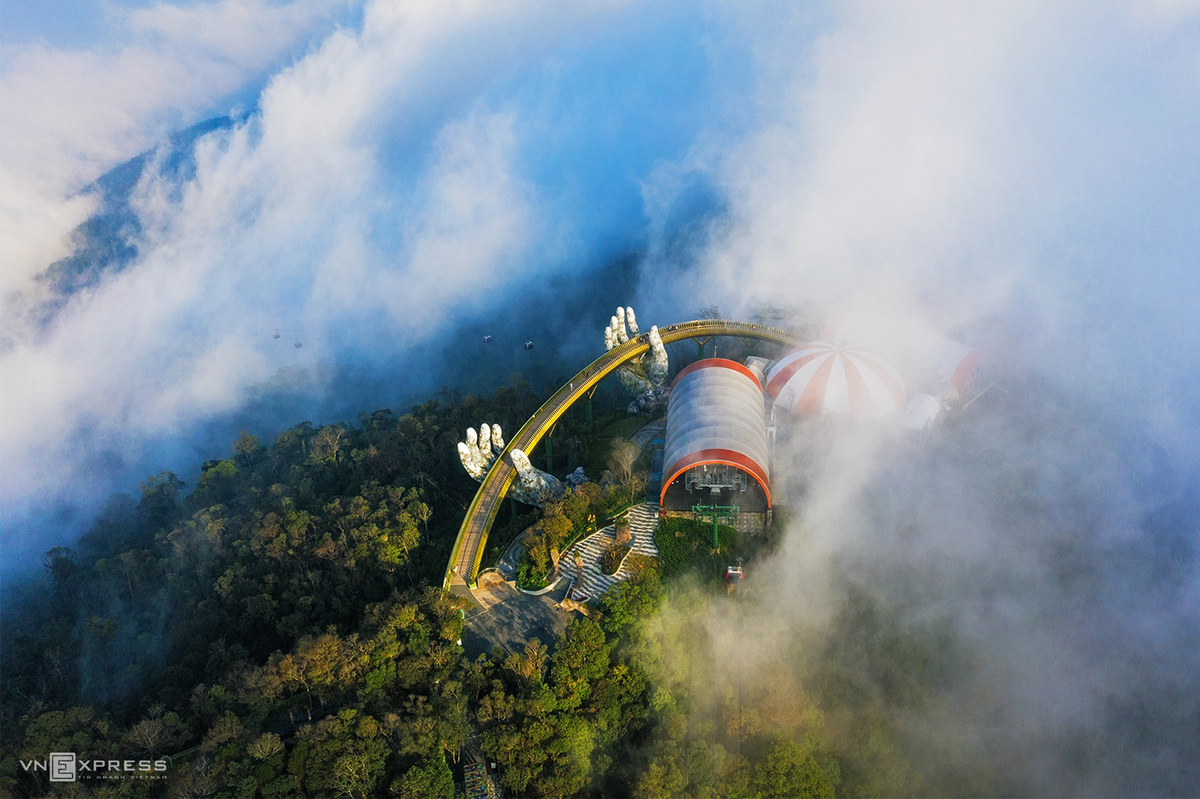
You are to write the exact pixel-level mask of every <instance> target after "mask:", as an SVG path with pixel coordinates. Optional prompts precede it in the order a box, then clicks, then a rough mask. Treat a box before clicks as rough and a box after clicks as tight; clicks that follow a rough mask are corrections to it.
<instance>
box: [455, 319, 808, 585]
mask: <svg viewBox="0 0 1200 799" xmlns="http://www.w3.org/2000/svg"><path fill="white" fill-rule="evenodd" d="M658 333H659V335H660V336H662V340H663V344H671V343H673V342H676V341H683V340H684V339H689V338H705V337H711V336H733V337H737V338H752V339H759V340H761V341H771V342H775V343H777V344H783V345H785V346H797V345H800V344H803V343H804V339H802V338H801V337H800V336H799V335H797V334H796V333H793V332H791V331H790V330H782V329H780V328H777V327H770V326H769V325H756V324H752V323H750V322H732V321H727V320H724V319H708V320H702V321H697V322H681V323H680V324H677V325H668V326H667V327H661V328H659V329H658ZM647 335H648V334H646V333H643V334H641V335H640V336H637V337H636V338H631V339H629V341H627V342H625V343H624V344H622V345H620V346H619V347H614V348H613V349H611V350H609V351H608V352H605V353H604V354H603V355H601V356H600V357H599V358H597V359H596V360H594V361H592V362H591V363H590V364H588V365H587V366H586V367H585V368H584V369H583V371H581V372H580V373H579V374H577V375H575V377H574V378H573V379H571V380H570V381H568V383H567V384H566V385H565V386H563V387H562V388H560V389H559V390H558V391H556V392H554V395H553V396H552V397H550V399H548V400H546V401H545V402H544V403H542V407H540V408H538V410H537V413H535V414H534V415H533V416H531V417H529V421H527V422H526V423H525V424H524V426H523V427H521V429H520V430H518V431H517V434H516V435H515V436H513V437H512V438H510V439H509V440H508V445H507V446H505V448H504V452H503V453H501V455H500V457H498V458H496V462H495V463H494V464H492V468H491V470H490V471H488V473H487V475H485V476H484V478H483V482H482V483H480V485H479V490H478V491H477V492H475V498H474V499H473V500H471V505H470V507H468V508H467V515H466V517H465V518H464V519H463V523H462V527H460V528H459V530H458V538H457V539H456V540H455V542H454V549H453V550H452V551H451V552H450V562H449V563H448V564H447V565H446V577H445V580H444V581H443V583H442V585H443V587H445V588H450V587H451V586H453V585H472V584H473V583H474V582H475V575H476V574H477V573H478V571H479V562H480V561H481V560H482V559H483V548H484V544H485V543H486V542H487V536H488V532H489V531H490V530H491V529H492V523H493V522H494V521H495V520H496V514H497V512H499V510H500V506H501V504H503V502H504V495H505V494H506V493H507V492H508V488H509V486H511V485H512V481H513V478H514V477H516V469H514V468H513V466H512V463H511V462H510V460H509V453H510V452H511V451H512V450H513V449H514V448H515V449H521V450H523V451H524V452H526V453H528V452H530V451H531V450H532V449H533V448H534V447H535V446H536V445H537V443H538V442H539V441H541V440H542V437H543V436H545V435H546V433H547V431H549V430H550V429H551V428H552V427H554V424H555V423H556V422H557V421H558V420H559V418H560V417H561V416H562V415H563V414H564V413H566V411H567V409H568V408H570V407H571V406H572V405H574V404H575V401H576V400H578V399H579V398H580V397H582V396H584V395H586V394H587V393H588V392H589V391H591V389H592V387H593V386H595V385H596V384H597V383H599V382H600V381H601V380H603V379H604V378H605V377H608V375H610V374H612V373H613V372H614V371H616V369H617V367H619V366H621V365H622V364H625V363H628V362H629V361H631V360H633V359H634V358H637V357H640V356H642V355H645V354H646V353H647V352H649V351H650V343H649V341H648V339H647Z"/></svg>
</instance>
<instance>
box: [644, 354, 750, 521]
mask: <svg viewBox="0 0 1200 799" xmlns="http://www.w3.org/2000/svg"><path fill="white" fill-rule="evenodd" d="M769 463H770V449H769V446H768V439H767V423H766V416H765V413H764V400H763V387H762V374H761V370H757V371H756V370H754V369H752V368H748V367H746V366H743V365H742V364H740V363H737V362H736V361H731V360H726V359H724V358H706V359H704V360H701V361H697V362H695V363H693V364H691V365H689V366H687V367H686V368H684V369H683V370H681V371H680V372H679V374H678V376H676V378H675V382H674V383H673V384H672V385H671V394H670V400H669V401H668V404H667V430H666V441H665V444H664V448H663V466H664V468H663V473H662V475H663V481H662V489H661V494H660V497H659V508H660V513H661V514H662V515H663V516H683V517H688V518H698V517H701V516H706V515H707V514H706V513H705V512H704V510H703V509H704V508H709V509H711V508H726V509H728V508H731V507H736V508H737V509H738V511H737V514H736V516H735V517H734V518H733V519H731V520H730V521H729V523H730V524H731V526H734V527H736V528H737V529H738V530H739V531H741V532H759V531H761V530H762V529H763V528H764V527H765V526H766V524H767V523H768V522H769V519H770V516H769V514H770V512H771V477H770V470H769ZM697 508H700V509H701V510H699V511H698V510H697ZM708 518H711V516H709V517H708Z"/></svg>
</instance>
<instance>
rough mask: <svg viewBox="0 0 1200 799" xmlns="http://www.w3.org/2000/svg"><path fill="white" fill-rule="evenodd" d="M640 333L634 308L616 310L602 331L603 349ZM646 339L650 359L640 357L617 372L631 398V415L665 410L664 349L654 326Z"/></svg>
mask: <svg viewBox="0 0 1200 799" xmlns="http://www.w3.org/2000/svg"><path fill="white" fill-rule="evenodd" d="M639 334H640V330H639V329H638V323H637V317H636V316H635V315H634V313H633V308H617V313H616V315H615V316H613V317H612V319H611V320H610V321H609V324H608V327H606V328H604V348H605V349H606V350H611V349H614V348H616V347H619V346H621V345H622V344H624V343H625V342H627V341H629V339H631V338H636V337H637V336H638V335H639ZM646 339H647V340H648V342H649V344H650V355H649V358H647V356H645V355H643V356H641V357H640V358H636V359H634V360H632V361H630V362H629V363H627V364H625V365H623V366H621V367H620V368H619V369H617V378H618V379H619V380H620V381H621V385H623V386H625V389H626V390H627V391H628V392H629V393H630V394H632V395H633V396H634V400H633V402H632V403H630V405H629V412H630V413H637V414H647V415H650V414H654V413H657V412H658V411H660V410H662V409H663V408H665V407H666V403H667V395H668V392H669V389H668V387H667V349H666V347H664V346H663V342H662V337H661V336H660V335H659V334H658V328H657V327H651V328H650V332H649V334H647V336H646Z"/></svg>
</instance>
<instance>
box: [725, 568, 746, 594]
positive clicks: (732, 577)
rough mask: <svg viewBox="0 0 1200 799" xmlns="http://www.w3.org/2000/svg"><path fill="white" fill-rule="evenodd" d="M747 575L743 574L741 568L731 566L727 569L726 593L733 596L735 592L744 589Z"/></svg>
mask: <svg viewBox="0 0 1200 799" xmlns="http://www.w3.org/2000/svg"><path fill="white" fill-rule="evenodd" d="M744 579H745V575H744V574H742V567H741V566H730V567H728V568H726V569H725V593H727V594H732V593H733V592H734V591H736V590H738V589H739V588H741V587H742V580H744Z"/></svg>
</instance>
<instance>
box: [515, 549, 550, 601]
mask: <svg viewBox="0 0 1200 799" xmlns="http://www.w3.org/2000/svg"><path fill="white" fill-rule="evenodd" d="M549 584H550V581H549V580H547V579H546V575H545V574H542V573H541V572H540V570H539V569H538V567H537V564H536V563H534V561H533V557H532V556H531V555H530V554H529V550H528V549H527V550H525V551H524V552H522V553H521V561H520V563H519V564H518V565H517V585H518V586H519V587H521V588H524V589H525V590H526V591H538V590H541V589H542V588H545V587H546V586H548V585H549Z"/></svg>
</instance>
